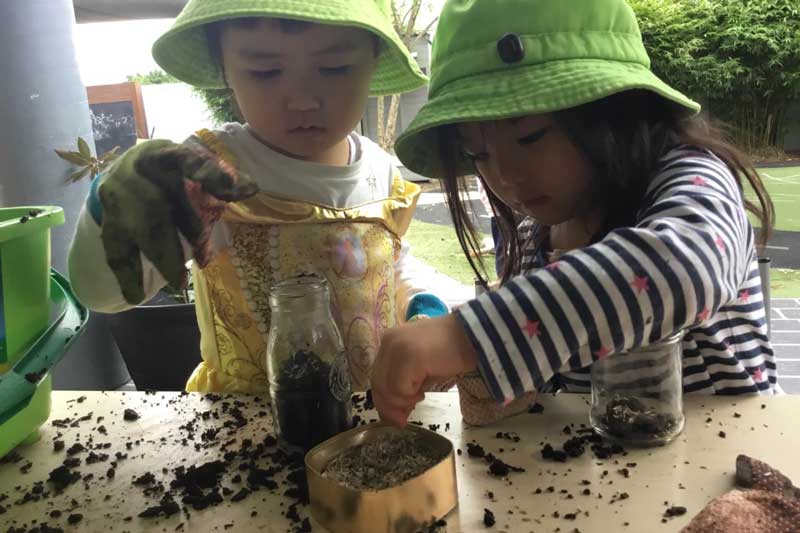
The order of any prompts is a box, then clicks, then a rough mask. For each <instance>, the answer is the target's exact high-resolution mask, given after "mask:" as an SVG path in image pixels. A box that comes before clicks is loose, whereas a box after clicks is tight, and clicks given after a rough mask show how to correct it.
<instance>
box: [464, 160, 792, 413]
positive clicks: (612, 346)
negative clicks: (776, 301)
mask: <svg viewBox="0 0 800 533" xmlns="http://www.w3.org/2000/svg"><path fill="white" fill-rule="evenodd" d="M637 220H638V222H637V224H636V225H635V226H633V227H625V228H618V229H616V230H613V231H611V232H609V233H608V234H607V235H606V236H605V237H604V238H603V239H602V240H600V241H599V242H597V243H595V244H592V245H590V246H587V247H584V248H580V249H576V250H572V251H569V252H566V253H564V254H563V255H561V256H560V257H559V258H558V260H557V261H555V262H552V263H549V264H548V263H547V261H546V259H545V254H544V253H543V251H542V250H537V249H533V247H532V246H529V247H527V248H526V249H525V250H523V252H524V257H523V272H525V274H523V275H521V276H518V277H516V278H514V279H512V280H510V281H509V282H508V283H506V284H505V285H504V286H503V287H502V288H500V289H498V290H497V291H494V292H490V293H486V294H484V295H482V296H480V297H479V298H477V299H476V300H473V301H471V302H469V303H468V304H467V305H464V306H463V307H461V308H460V309H459V310H458V311H456V313H457V315H458V317H459V318H460V319H461V321H462V323H463V325H464V326H465V328H466V330H467V333H468V335H469V337H470V339H471V341H472V344H473V345H474V346H475V348H476V349H477V352H478V363H479V364H478V366H479V369H480V371H481V373H482V375H483V377H484V380H485V381H486V384H487V385H488V387H489V390H490V391H491V392H492V395H493V397H494V398H495V399H496V400H497V401H499V402H507V401H510V400H511V399H513V398H517V397H519V396H522V395H523V394H524V392H525V391H532V390H537V391H551V390H555V389H562V390H567V391H573V392H588V391H589V390H590V385H591V384H590V372H589V371H590V367H591V364H592V362H593V361H595V360H597V359H602V358H605V357H613V356H614V354H615V353H618V352H622V351H625V350H629V349H631V348H634V347H638V346H643V345H647V344H651V343H654V342H658V341H660V340H663V339H666V338H669V337H671V336H673V335H674V334H675V333H677V332H680V331H683V332H685V334H684V337H683V388H684V392H685V393H704V394H747V393H761V394H774V393H775V392H776V390H777V369H776V366H775V357H774V354H773V351H772V348H771V346H770V343H769V339H768V337H767V322H766V314H765V308H764V302H763V299H762V292H761V280H760V277H759V270H758V261H757V256H756V251H755V235H754V231H753V228H752V226H751V225H750V222H749V221H748V219H747V215H746V213H745V210H744V206H743V201H742V193H741V191H740V188H739V185H738V183H737V181H736V180H735V178H734V176H733V175H732V173H731V171H730V170H729V169H728V167H727V166H726V165H725V164H724V163H723V162H722V161H721V160H720V159H718V158H717V157H716V156H714V155H713V154H711V153H710V152H708V151H705V150H700V149H698V148H693V147H679V148H676V149H674V150H672V151H671V152H669V153H668V154H667V155H666V156H665V157H664V159H663V160H662V165H661V167H660V170H659V171H658V174H657V175H656V176H655V177H654V178H653V180H652V182H651V184H650V186H649V187H648V190H647V193H646V194H645V197H644V201H643V204H642V206H641V208H640V210H639V215H638V217H637ZM537 229H538V226H537V225H536V223H535V222H534V221H532V220H525V221H523V223H522V224H521V225H520V228H519V231H520V238H521V242H531V241H532V239H530V237H531V236H532V235H533V233H534V232H536V231H537Z"/></svg>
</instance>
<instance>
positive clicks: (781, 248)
mask: <svg viewBox="0 0 800 533" xmlns="http://www.w3.org/2000/svg"><path fill="white" fill-rule="evenodd" d="M767 250H791V248H789V247H788V246H769V245H767Z"/></svg>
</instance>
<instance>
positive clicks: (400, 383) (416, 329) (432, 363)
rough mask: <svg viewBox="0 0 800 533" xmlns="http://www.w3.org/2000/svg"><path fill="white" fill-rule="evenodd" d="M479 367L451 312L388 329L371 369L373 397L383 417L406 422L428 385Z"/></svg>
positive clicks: (472, 349)
mask: <svg viewBox="0 0 800 533" xmlns="http://www.w3.org/2000/svg"><path fill="white" fill-rule="evenodd" d="M476 367H477V360H476V354H475V348H473V346H472V343H471V342H470V340H469V338H468V337H467V334H466V332H465V331H464V328H463V327H462V326H461V323H460V322H459V321H458V319H457V318H456V316H455V315H447V316H444V317H439V318H431V319H430V320H420V321H418V322H413V323H410V324H405V325H403V326H400V327H397V328H393V329H391V330H389V331H387V332H386V333H385V334H384V335H383V338H382V339H381V346H380V350H379V351H378V357H377V359H376V361H375V366H374V367H373V369H372V398H373V400H374V401H375V407H376V408H377V409H378V412H379V413H380V415H381V419H383V420H385V421H386V422H389V423H391V424H394V425H396V426H399V427H403V426H405V425H406V422H407V420H408V415H409V414H411V411H412V410H413V409H414V406H415V405H416V404H417V403H418V402H420V401H422V400H423V399H424V398H425V393H424V391H425V390H427V389H428V388H429V386H430V385H431V384H434V383H439V382H442V381H446V380H448V379H452V378H454V377H456V376H458V375H460V374H463V373H464V372H469V371H471V370H474V369H475V368H476Z"/></svg>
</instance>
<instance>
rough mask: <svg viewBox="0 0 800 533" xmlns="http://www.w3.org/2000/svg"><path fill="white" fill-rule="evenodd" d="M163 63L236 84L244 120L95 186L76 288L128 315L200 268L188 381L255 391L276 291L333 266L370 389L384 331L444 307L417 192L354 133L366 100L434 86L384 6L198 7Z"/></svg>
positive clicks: (336, 303)
mask: <svg viewBox="0 0 800 533" xmlns="http://www.w3.org/2000/svg"><path fill="white" fill-rule="evenodd" d="M153 55H154V57H155V59H156V60H157V62H158V63H159V64H160V65H161V66H162V67H163V68H164V70H166V71H167V72H169V73H170V74H172V75H174V76H175V77H177V78H179V79H181V80H183V81H185V82H187V83H189V84H192V85H194V86H198V87H217V88H225V87H228V88H230V89H231V91H232V94H233V97H234V99H235V103H236V104H237V107H238V109H239V111H240V113H241V115H242V118H243V119H244V124H238V123H235V124H226V125H224V126H223V127H222V128H220V129H219V130H216V131H207V130H203V131H199V132H197V133H196V134H195V135H193V136H192V137H191V138H190V139H188V140H187V141H186V142H185V143H183V144H181V145H177V144H173V143H171V142H168V141H148V142H144V143H141V144H139V145H137V146H136V147H134V148H132V149H130V150H129V151H127V152H126V153H125V154H124V155H123V156H122V157H121V158H120V159H119V160H118V161H116V162H115V163H114V165H113V166H111V167H110V168H109V169H108V170H107V171H106V172H105V173H104V174H103V175H102V176H100V177H99V178H98V179H97V180H96V181H95V182H94V183H93V185H92V190H91V193H90V195H89V198H88V200H87V206H86V209H85V210H84V212H83V213H82V215H81V219H80V222H79V226H78V229H77V232H76V236H75V239H74V242H73V244H72V249H71V253H70V265H69V267H70V274H71V278H72V283H73V286H74V287H75V290H76V292H77V294H78V296H79V297H80V299H81V300H82V301H83V302H84V303H85V304H87V306H88V307H90V308H92V309H95V310H98V311H103V312H118V311H122V310H125V309H128V308H130V307H132V306H134V305H138V304H140V303H142V302H145V301H148V300H149V299H150V298H152V297H153V296H154V295H155V294H156V292H157V291H159V290H160V289H161V288H162V287H163V286H164V285H165V283H167V282H169V283H170V284H172V285H174V286H179V285H181V284H182V283H185V276H186V270H185V267H184V265H185V263H186V261H187V260H188V259H193V260H194V261H193V281H194V290H195V296H196V309H197V318H198V322H199V325H200V331H201V336H202V342H201V353H202V357H203V361H202V363H201V364H200V366H199V367H198V368H197V369H196V370H195V372H194V373H193V375H192V376H191V377H190V378H189V380H188V384H187V386H186V388H187V390H190V391H204V392H205V391H215V392H251V393H258V392H264V391H266V390H267V387H268V384H267V374H266V371H265V367H266V358H265V356H264V354H265V352H266V344H267V338H268V333H269V325H270V309H269V300H270V298H269V291H270V285H271V284H272V283H274V282H277V281H281V280H283V279H287V278H290V277H293V276H296V275H298V274H301V273H311V272H314V273H317V274H321V275H323V276H324V277H325V278H327V280H328V283H329V286H330V288H331V294H332V306H333V312H334V315H335V318H336V320H337V322H338V325H339V328H340V330H341V332H342V336H343V340H344V344H345V349H346V352H347V358H348V363H349V368H350V374H351V381H352V384H353V387H354V388H356V389H357V390H363V389H365V388H366V387H367V386H368V380H369V373H370V368H371V365H372V361H373V359H374V356H375V354H376V352H377V343H378V341H379V339H380V335H381V333H382V332H383V330H384V329H387V328H389V327H391V326H394V325H396V324H397V323H398V322H402V321H404V320H405V319H412V318H415V317H418V316H434V315H436V314H443V313H445V312H446V310H447V309H446V306H445V305H444V304H443V303H442V302H441V301H440V300H439V299H438V298H436V297H435V296H433V295H431V294H429V293H424V292H422V288H423V287H424V283H420V279H422V277H421V276H420V275H419V274H418V275H417V276H416V277H415V276H414V270H415V268H417V267H416V266H415V265H416V264H417V263H415V262H414V260H413V258H412V257H411V256H410V255H409V254H408V250H407V246H404V245H403V244H402V237H403V235H404V233H405V231H406V229H407V228H408V226H409V223H410V222H411V218H412V214H413V210H414V207H415V205H416V200H417V197H418V195H419V188H418V187H417V186H416V185H414V184H412V183H409V182H406V181H404V180H403V179H402V178H401V176H400V174H399V172H398V170H397V169H396V168H395V167H394V165H393V163H392V159H391V157H390V156H389V155H388V154H386V153H385V152H383V151H382V150H381V149H380V148H379V147H378V146H377V145H376V144H374V143H372V142H370V141H369V140H368V139H366V138H364V137H361V136H359V135H356V134H354V133H351V132H352V131H353V129H354V128H355V126H356V125H357V123H358V121H359V119H360V117H361V116H362V113H363V110H364V109H365V108H366V104H367V98H368V96H370V95H385V94H393V93H398V92H404V91H408V90H411V89H416V88H418V87H420V86H422V85H424V83H425V82H426V78H425V77H424V75H423V74H422V73H421V71H420V69H419V67H418V66H417V64H416V63H415V61H414V60H413V58H412V57H411V55H410V53H409V52H408V51H407V50H406V48H405V47H404V45H403V44H402V42H401V41H400V39H399V37H398V35H397V34H396V33H395V31H394V30H393V28H392V25H391V11H390V2H389V0H325V1H311V0H305V1H303V2H297V1H290V0H190V1H189V3H188V4H187V5H186V7H185V8H184V10H183V11H182V12H181V14H180V15H179V16H178V18H177V19H176V21H175V24H174V26H173V27H172V28H171V29H170V30H169V31H168V32H167V33H166V34H165V35H164V36H162V37H161V38H160V39H159V40H158V41H157V42H156V44H155V46H154V48H153ZM417 270H418V271H419V269H417ZM168 364H169V363H168V362H165V365H168ZM165 372H169V370H168V369H167V368H166V367H165Z"/></svg>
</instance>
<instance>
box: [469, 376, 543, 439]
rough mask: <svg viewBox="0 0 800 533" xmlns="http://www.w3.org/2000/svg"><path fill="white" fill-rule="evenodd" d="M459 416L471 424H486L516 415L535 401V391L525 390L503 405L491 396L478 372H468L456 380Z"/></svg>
mask: <svg viewBox="0 0 800 533" xmlns="http://www.w3.org/2000/svg"><path fill="white" fill-rule="evenodd" d="M456 386H457V387H458V402H459V405H460V407H461V417H462V418H463V419H464V422H466V423H467V424H469V425H471V426H488V425H489V424H494V423H495V422H498V421H500V420H502V419H504V418H508V417H510V416H514V415H517V414H519V413H522V412H523V411H527V410H528V408H529V407H530V406H531V404H533V403H534V402H535V401H536V393H535V392H527V393H525V394H524V395H523V396H520V397H519V398H515V399H514V400H512V401H511V402H509V403H507V404H505V405H503V404H500V403H497V401H496V400H495V399H494V398H492V395H491V393H490V392H489V389H488V388H487V387H486V383H485V382H484V381H483V377H482V376H481V374H480V372H477V371H476V372H468V373H466V374H463V375H461V376H459V377H458V379H457V380H456Z"/></svg>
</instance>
